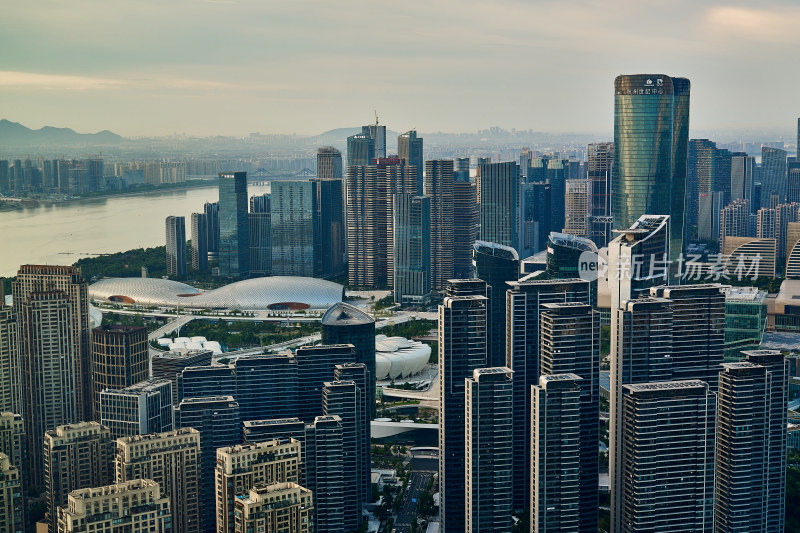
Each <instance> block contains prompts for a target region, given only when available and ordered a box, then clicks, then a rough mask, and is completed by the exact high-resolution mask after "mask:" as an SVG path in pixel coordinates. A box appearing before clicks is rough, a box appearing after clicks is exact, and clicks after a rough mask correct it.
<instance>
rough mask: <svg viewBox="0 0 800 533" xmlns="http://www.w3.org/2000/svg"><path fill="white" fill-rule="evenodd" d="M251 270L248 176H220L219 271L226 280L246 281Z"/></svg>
mask: <svg viewBox="0 0 800 533" xmlns="http://www.w3.org/2000/svg"><path fill="white" fill-rule="evenodd" d="M249 269H250V225H249V220H248V216H247V173H246V172H223V173H221V174H220V175H219V270H220V274H221V275H222V276H225V277H233V278H236V277H247V275H248V274H249Z"/></svg>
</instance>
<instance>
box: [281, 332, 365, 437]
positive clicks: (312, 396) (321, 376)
mask: <svg viewBox="0 0 800 533" xmlns="http://www.w3.org/2000/svg"><path fill="white" fill-rule="evenodd" d="M355 357H356V355H355V348H354V346H353V345H352V344H334V345H328V344H319V345H316V346H300V347H299V348H297V350H296V351H295V353H294V359H295V361H297V395H298V398H300V401H298V404H297V417H298V418H299V419H300V420H302V421H304V422H306V423H308V424H310V423H312V422H314V419H315V418H316V417H318V416H322V415H323V414H324V409H323V403H322V388H323V384H324V383H325V382H326V381H333V380H334V373H335V370H336V365H339V364H345V363H353V362H355Z"/></svg>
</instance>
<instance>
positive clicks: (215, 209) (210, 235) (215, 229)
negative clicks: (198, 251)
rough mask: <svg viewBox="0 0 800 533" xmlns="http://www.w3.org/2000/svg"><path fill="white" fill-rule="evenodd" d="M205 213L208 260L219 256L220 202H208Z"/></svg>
mask: <svg viewBox="0 0 800 533" xmlns="http://www.w3.org/2000/svg"><path fill="white" fill-rule="evenodd" d="M203 214H204V215H205V216H206V238H207V239H208V240H207V241H206V242H207V243H208V246H207V248H208V260H209V261H211V260H216V259H218V258H219V202H213V203H212V202H206V203H205V205H204V206H203Z"/></svg>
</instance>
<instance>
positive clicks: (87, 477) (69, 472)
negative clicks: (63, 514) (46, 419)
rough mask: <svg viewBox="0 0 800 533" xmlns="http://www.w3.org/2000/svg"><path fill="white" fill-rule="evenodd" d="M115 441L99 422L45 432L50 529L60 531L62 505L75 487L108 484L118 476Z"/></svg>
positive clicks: (76, 488) (85, 487) (45, 465)
mask: <svg viewBox="0 0 800 533" xmlns="http://www.w3.org/2000/svg"><path fill="white" fill-rule="evenodd" d="M113 464H114V441H113V440H111V433H110V432H109V431H108V428H107V427H104V426H101V425H100V424H98V423H97V422H79V423H78V424H72V425H69V426H58V427H57V428H56V429H53V430H50V431H48V432H47V433H45V435H44V477H45V498H46V500H47V516H46V521H47V523H48V531H49V532H50V533H56V531H57V525H58V508H59V507H63V506H65V505H66V504H67V496H68V495H69V493H70V492H72V491H73V490H78V489H88V488H91V487H100V486H103V485H108V484H109V483H111V480H112V479H113V477H114V466H113Z"/></svg>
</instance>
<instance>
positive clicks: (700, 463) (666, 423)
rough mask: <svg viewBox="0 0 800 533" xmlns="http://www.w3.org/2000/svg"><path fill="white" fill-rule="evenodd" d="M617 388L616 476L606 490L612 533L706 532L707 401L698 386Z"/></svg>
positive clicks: (710, 513) (709, 502)
mask: <svg viewBox="0 0 800 533" xmlns="http://www.w3.org/2000/svg"><path fill="white" fill-rule="evenodd" d="M623 389H624V390H623V394H622V405H621V412H622V428H621V429H622V441H621V442H620V443H619V446H620V455H621V457H622V470H623V475H622V477H621V484H620V485H619V486H614V487H613V488H612V493H613V494H614V495H613V496H612V498H614V497H616V498H617V499H620V500H621V514H620V515H619V517H618V522H614V518H612V526H611V527H612V530H613V531H623V532H633V531H709V532H710V531H713V530H714V509H713V501H714V407H715V405H714V395H713V394H711V393H709V391H708V386H707V385H706V384H705V383H703V382H702V381H700V380H687V381H667V382H655V383H641V384H635V385H624V386H623ZM612 501H613V500H612ZM612 513H613V508H612ZM613 516H614V515H613V514H612V517H613Z"/></svg>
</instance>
